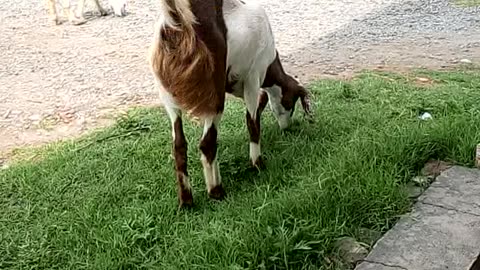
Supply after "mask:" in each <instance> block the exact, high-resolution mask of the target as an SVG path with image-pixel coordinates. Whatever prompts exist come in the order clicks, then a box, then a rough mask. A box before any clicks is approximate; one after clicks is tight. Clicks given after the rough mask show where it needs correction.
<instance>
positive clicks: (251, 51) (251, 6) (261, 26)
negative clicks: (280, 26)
mask: <svg viewBox="0 0 480 270" xmlns="http://www.w3.org/2000/svg"><path fill="white" fill-rule="evenodd" d="M228 1H230V3H226V2H228ZM224 3H226V4H225V7H224V18H225V24H226V26H227V46H228V53H227V67H229V68H230V73H229V78H228V79H229V80H230V81H231V80H235V81H238V82H239V83H238V84H237V85H236V87H234V90H235V92H241V90H242V89H235V88H243V87H242V85H243V83H244V82H245V81H246V80H256V81H258V89H257V90H259V88H260V86H261V84H262V83H263V80H264V79H265V74H266V72H267V68H268V66H269V65H270V64H271V63H272V62H273V61H274V60H275V56H276V50H275V42H274V37H273V34H272V31H271V28H270V24H269V22H268V18H267V15H266V13H265V11H264V9H263V8H262V7H261V6H260V5H258V4H257V3H255V2H246V4H243V3H239V2H238V0H225V2H224ZM232 3H234V5H232ZM229 7H230V8H231V9H229ZM232 7H233V8H232ZM238 94H240V93H238ZM235 95H236V96H238V95H237V94H235Z"/></svg>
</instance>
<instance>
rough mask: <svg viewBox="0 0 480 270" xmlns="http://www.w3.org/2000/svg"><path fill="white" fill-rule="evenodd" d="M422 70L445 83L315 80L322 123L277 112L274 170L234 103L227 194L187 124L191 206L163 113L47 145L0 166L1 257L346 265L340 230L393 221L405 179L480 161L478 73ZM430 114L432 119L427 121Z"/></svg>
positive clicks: (134, 115) (99, 264) (147, 263)
mask: <svg viewBox="0 0 480 270" xmlns="http://www.w3.org/2000/svg"><path fill="white" fill-rule="evenodd" d="M416 76H420V77H426V78H431V79H432V80H433V81H431V82H428V83H427V84H426V85H420V84H419V83H417V82H415V81H414V78H415V77H414V76H413V75H410V76H401V75H393V74H379V73H365V74H363V75H361V76H360V77H358V78H356V79H354V80H352V81H349V82H340V81H320V82H317V83H315V84H313V85H312V86H311V90H312V91H313V93H314V94H315V105H316V109H315V110H316V122H315V123H308V122H306V121H304V120H302V118H301V116H300V115H299V114H298V115H297V116H296V119H297V122H296V123H295V124H294V125H293V126H292V128H291V129H290V130H289V131H288V132H284V133H282V132H280V131H279V129H278V127H277V125H276V123H275V122H274V121H273V117H272V114H271V113H270V111H269V110H267V112H266V113H265V114H264V121H263V134H262V136H263V137H262V138H263V149H262V150H263V152H264V155H265V158H266V161H267V169H266V170H264V171H262V172H257V171H255V170H252V169H250V168H249V161H248V139H247V138H248V135H247V134H248V133H247V130H246V127H245V123H244V111H245V110H244V107H243V105H242V104H241V103H239V102H237V101H235V102H232V101H231V102H230V104H229V105H228V108H227V112H226V115H225V117H224V121H223V122H222V125H221V134H220V146H219V156H220V163H221V172H222V174H223V180H224V184H225V187H226V191H227V192H228V198H227V199H226V201H223V202H220V203H215V202H212V201H209V200H208V199H207V196H206V192H205V184H204V180H203V175H202V172H201V165H200V161H199V158H198V157H199V153H198V147H197V142H198V139H199V137H200V135H201V128H200V127H197V126H195V125H194V124H191V123H190V122H188V121H185V122H186V123H187V124H186V133H187V138H188V140H189V142H190V144H189V145H190V149H189V161H190V167H189V169H190V174H191V179H192V183H193V185H194V202H195V204H196V207H195V208H194V209H191V210H184V211H177V198H176V192H175V180H174V171H173V163H172V159H171V157H170V149H171V142H170V140H171V139H170V136H171V131H170V124H169V122H168V120H167V117H166V116H165V115H164V114H163V113H162V112H161V111H159V110H146V109H145V110H135V111H132V112H131V113H130V114H129V115H128V116H127V117H124V118H122V119H120V120H119V122H118V124H117V125H116V126H115V127H113V128H111V129H108V130H105V131H101V132H99V133H97V134H93V135H91V136H89V137H87V138H83V139H82V140H77V141H74V142H67V143H60V144H55V145H51V146H49V147H46V149H42V150H39V151H36V153H37V155H38V156H37V157H36V158H34V159H31V160H30V161H22V162H19V163H17V164H16V165H13V166H12V167H10V168H9V169H6V170H3V171H2V172H0V243H1V244H0V268H2V269H6V268H7V269H58V268H62V269H136V268H144V269H244V268H249V269H340V267H341V266H340V265H339V263H338V262H336V260H335V250H334V249H333V243H334V241H335V239H337V238H338V237H341V236H353V237H360V236H361V235H359V230H360V229H362V228H368V229H372V230H376V231H382V232H383V231H385V230H387V229H388V228H390V227H391V226H392V224H393V223H394V222H395V220H396V218H397V217H398V215H399V214H402V213H405V212H406V211H408V209H409V207H410V202H409V200H408V199H407V195H406V194H405V192H404V185H405V183H407V182H408V181H409V179H411V177H412V176H414V175H415V174H416V173H417V172H418V170H419V169H420V168H421V167H422V165H423V163H424V162H425V161H427V160H428V159H430V158H438V159H444V160H450V161H453V162H456V163H459V164H463V165H472V162H473V154H474V148H475V145H476V143H478V142H480V131H479V127H480V92H479V91H480V73H479V72H478V71H456V72H450V73H433V72H419V73H417V74H416ZM298 111H299V110H298ZM424 111H428V112H430V113H431V114H432V115H433V118H434V119H433V120H430V121H421V120H419V119H418V118H417V116H418V115H419V114H420V113H422V112H424ZM115 134H117V135H119V136H118V137H114V138H111V139H109V140H102V138H105V137H107V136H112V135H115ZM122 134H123V135H122ZM125 134H126V135H125ZM95 140H100V141H98V142H94V143H92V142H93V141H95Z"/></svg>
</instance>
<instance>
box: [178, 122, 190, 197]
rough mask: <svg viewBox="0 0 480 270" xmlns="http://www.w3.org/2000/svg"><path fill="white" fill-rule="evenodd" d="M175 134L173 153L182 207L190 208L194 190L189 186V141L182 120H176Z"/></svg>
mask: <svg viewBox="0 0 480 270" xmlns="http://www.w3.org/2000/svg"><path fill="white" fill-rule="evenodd" d="M173 125H174V126H173V127H174V132H175V140H174V145H173V153H174V156H175V169H176V175H177V185H178V188H177V192H178V200H179V204H180V206H190V205H192V204H193V196H192V190H191V189H190V187H189V186H188V185H187V181H188V179H187V177H188V172H187V163H188V159H187V140H186V139H185V134H184V132H183V126H182V119H181V118H177V120H175V123H174V124H173Z"/></svg>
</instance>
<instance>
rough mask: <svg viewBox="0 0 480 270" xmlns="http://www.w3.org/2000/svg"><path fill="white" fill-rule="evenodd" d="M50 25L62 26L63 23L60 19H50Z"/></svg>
mask: <svg viewBox="0 0 480 270" xmlns="http://www.w3.org/2000/svg"><path fill="white" fill-rule="evenodd" d="M50 23H51V24H53V25H60V24H62V22H61V21H60V20H59V19H58V18H50Z"/></svg>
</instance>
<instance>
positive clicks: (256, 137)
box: [246, 111, 261, 143]
mask: <svg viewBox="0 0 480 270" xmlns="http://www.w3.org/2000/svg"><path fill="white" fill-rule="evenodd" d="M246 118H247V127H248V132H249V133H250V141H251V142H254V143H259V142H260V118H261V117H260V115H257V117H256V119H253V117H252V116H251V115H250V113H249V112H248V111H247V115H246Z"/></svg>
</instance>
